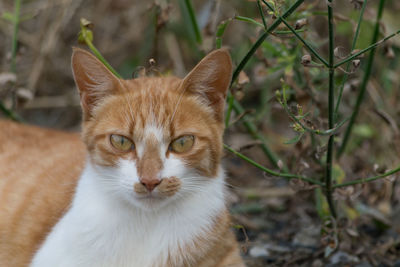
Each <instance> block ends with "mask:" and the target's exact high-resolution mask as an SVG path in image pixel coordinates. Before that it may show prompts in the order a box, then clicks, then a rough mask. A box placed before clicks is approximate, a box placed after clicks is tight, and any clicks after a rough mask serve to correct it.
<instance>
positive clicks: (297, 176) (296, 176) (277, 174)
mask: <svg viewBox="0 0 400 267" xmlns="http://www.w3.org/2000/svg"><path fill="white" fill-rule="evenodd" d="M224 148H225V149H226V150H228V151H229V152H231V153H233V154H234V155H236V156H238V157H239V158H241V159H243V160H245V161H247V162H248V163H250V164H251V165H253V166H255V167H257V168H259V169H260V170H262V171H264V172H266V173H268V174H270V175H272V176H278V177H284V178H287V179H289V180H291V179H294V178H296V179H299V180H302V181H306V182H309V183H311V184H316V185H320V186H323V183H322V182H320V181H318V180H316V179H312V178H308V177H304V176H301V175H297V174H290V173H280V172H276V171H273V170H271V169H268V168H266V167H264V166H262V165H261V164H259V163H257V162H255V161H254V160H252V159H250V158H248V157H246V156H245V155H243V154H241V153H240V152H238V151H236V150H234V149H233V148H231V147H229V146H228V145H225V144H224Z"/></svg>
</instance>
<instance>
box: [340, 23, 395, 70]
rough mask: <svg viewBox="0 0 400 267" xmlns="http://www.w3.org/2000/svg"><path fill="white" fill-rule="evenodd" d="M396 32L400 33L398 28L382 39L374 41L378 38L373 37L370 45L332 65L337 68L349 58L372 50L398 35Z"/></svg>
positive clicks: (351, 58)
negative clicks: (373, 39) (373, 40)
mask: <svg viewBox="0 0 400 267" xmlns="http://www.w3.org/2000/svg"><path fill="white" fill-rule="evenodd" d="M398 34H400V30H398V31H396V32H394V33H392V34H390V35H388V36H386V37H385V38H383V39H381V40H379V41H376V40H377V39H378V38H376V39H375V42H374V43H373V44H372V45H370V46H368V47H367V48H364V49H363V50H360V51H359V52H357V53H355V54H353V55H352V56H350V57H348V58H346V59H343V60H342V61H340V62H339V63H337V64H336V65H335V66H334V68H337V67H339V66H341V65H343V64H344V63H346V62H349V61H350V60H353V59H355V58H356V57H358V56H360V55H361V54H364V53H366V52H368V51H369V50H371V53H372V50H374V48H376V47H377V46H378V45H381V44H382V43H384V42H386V41H387V40H389V39H391V38H393V37H394V36H396V35H398Z"/></svg>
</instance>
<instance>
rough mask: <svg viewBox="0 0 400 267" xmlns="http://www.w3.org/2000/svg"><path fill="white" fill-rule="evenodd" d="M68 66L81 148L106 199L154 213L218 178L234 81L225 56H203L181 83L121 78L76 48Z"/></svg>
mask: <svg viewBox="0 0 400 267" xmlns="http://www.w3.org/2000/svg"><path fill="white" fill-rule="evenodd" d="M72 64H73V71H74V77H75V80H76V83H77V85H78V88H79V91H80V95H81V103H82V108H83V115H84V123H83V138H84V142H85V143H86V145H87V148H88V151H89V155H90V160H91V163H92V165H93V166H94V170H95V171H96V174H97V175H98V178H97V179H98V183H99V185H101V188H102V189H104V193H105V194H110V195H112V196H116V197H117V198H120V199H123V200H125V201H128V202H129V203H133V205H135V206H138V207H141V208H143V209H146V210H154V209H157V208H159V207H162V206H165V205H166V204H168V203H170V202H172V201H174V200H176V201H184V198H185V196H188V195H190V194H196V193H198V192H201V191H202V190H206V189H207V188H208V187H209V184H210V183H212V181H213V180H214V179H216V177H217V176H218V175H219V172H220V166H219V165H220V158H221V154H222V134H223V128H224V127H223V107H224V100H225V95H226V90H227V88H228V86H229V82H230V77H231V62H230V57H229V55H228V53H227V52H226V51H224V50H218V51H216V52H213V53H211V54H210V55H208V56H207V57H206V58H205V59H203V60H202V61H201V62H200V63H199V64H198V65H197V66H196V67H195V69H194V70H193V71H192V72H191V73H189V74H188V76H187V77H186V78H185V79H183V80H181V79H178V78H174V77H160V78H138V79H134V80H120V79H118V78H116V77H115V76H114V75H113V74H111V72H109V71H108V70H107V69H106V68H105V67H104V66H103V65H102V64H101V63H100V62H99V61H98V60H97V59H96V58H94V57H93V56H92V55H91V54H90V53H88V52H86V51H84V50H78V49H75V50H74V54H73V57H72Z"/></svg>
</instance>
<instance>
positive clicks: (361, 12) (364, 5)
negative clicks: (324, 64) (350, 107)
mask: <svg viewBox="0 0 400 267" xmlns="http://www.w3.org/2000/svg"><path fill="white" fill-rule="evenodd" d="M366 6H367V0H364V2H363V5H362V7H361V11H360V16H359V17H358V22H357V28H356V32H355V34H354V37H353V43H352V44H351V51H353V50H354V48H355V47H356V43H357V40H358V34H359V33H360V26H361V22H362V19H363V17H364V11H365V7H366ZM350 66H351V62H350V61H349V62H347V66H346V71H345V73H344V75H343V80H342V84H341V85H340V89H339V95H338V99H337V101H336V108H335V112H334V114H333V117H334V119H335V121H336V120H337V118H338V114H339V106H340V102H341V101H342V95H343V89H344V85H345V83H346V82H347V78H348V77H349V74H348V73H349V70H350Z"/></svg>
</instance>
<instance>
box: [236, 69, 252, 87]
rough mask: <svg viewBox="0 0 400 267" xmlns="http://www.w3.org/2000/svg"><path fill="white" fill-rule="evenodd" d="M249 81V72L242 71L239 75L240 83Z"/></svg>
mask: <svg viewBox="0 0 400 267" xmlns="http://www.w3.org/2000/svg"><path fill="white" fill-rule="evenodd" d="M249 82H250V79H249V76H247V74H246V73H245V72H244V71H241V72H240V73H239V77H238V84H240V85H243V84H246V83H249Z"/></svg>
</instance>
